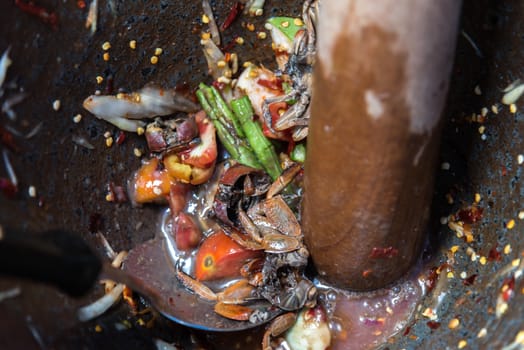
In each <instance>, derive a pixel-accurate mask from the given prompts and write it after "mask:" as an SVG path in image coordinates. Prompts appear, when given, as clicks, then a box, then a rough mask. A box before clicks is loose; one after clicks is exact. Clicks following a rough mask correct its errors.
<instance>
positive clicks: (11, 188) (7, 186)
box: [0, 177, 18, 199]
mask: <svg viewBox="0 0 524 350" xmlns="http://www.w3.org/2000/svg"><path fill="white" fill-rule="evenodd" d="M0 191H2V192H3V194H4V195H5V196H6V197H7V198H9V199H13V198H15V196H16V193H17V192H18V187H17V186H16V185H15V184H14V183H12V182H11V181H9V180H8V179H6V178H4V177H0Z"/></svg>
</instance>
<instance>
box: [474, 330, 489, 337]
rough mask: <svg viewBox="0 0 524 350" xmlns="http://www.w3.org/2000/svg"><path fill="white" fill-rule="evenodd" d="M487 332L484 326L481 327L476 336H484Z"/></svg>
mask: <svg viewBox="0 0 524 350" xmlns="http://www.w3.org/2000/svg"><path fill="white" fill-rule="evenodd" d="M487 334H488V330H487V329H486V328H482V329H481V330H480V331H479V332H478V334H477V338H484V337H485V336H486V335H487Z"/></svg>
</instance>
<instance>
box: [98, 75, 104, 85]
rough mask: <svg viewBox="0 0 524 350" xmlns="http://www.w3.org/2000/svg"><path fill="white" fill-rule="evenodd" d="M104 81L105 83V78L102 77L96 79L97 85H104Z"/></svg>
mask: <svg viewBox="0 0 524 350" xmlns="http://www.w3.org/2000/svg"><path fill="white" fill-rule="evenodd" d="M103 81H104V78H103V77H101V76H100V75H98V76H97V77H96V83H97V84H102V82H103Z"/></svg>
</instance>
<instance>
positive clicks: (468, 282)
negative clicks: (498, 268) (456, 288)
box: [462, 274, 477, 286]
mask: <svg viewBox="0 0 524 350" xmlns="http://www.w3.org/2000/svg"><path fill="white" fill-rule="evenodd" d="M476 278H477V275H476V274H475V275H471V276H469V277H468V278H466V279H465V280H464V281H462V283H463V284H464V285H465V286H471V285H472V284H473V283H475V279H476Z"/></svg>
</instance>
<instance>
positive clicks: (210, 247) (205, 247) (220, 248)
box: [195, 231, 262, 281]
mask: <svg viewBox="0 0 524 350" xmlns="http://www.w3.org/2000/svg"><path fill="white" fill-rule="evenodd" d="M260 256H262V252H260V251H252V250H248V249H245V248H243V247H242V246H240V245H239V244H238V243H236V242H235V241H233V240H232V239H231V238H229V237H228V236H227V235H226V234H225V233H224V232H223V231H219V232H217V233H214V234H212V235H211V236H209V237H208V238H207V239H206V240H204V242H203V243H202V245H201V246H200V248H199V249H198V252H197V254H196V259H195V260H196V262H195V277H196V279H197V280H199V281H209V280H216V279H220V278H224V277H238V276H240V268H241V267H242V266H243V265H244V264H245V263H246V262H247V261H248V260H251V259H255V258H258V257H260Z"/></svg>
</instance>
